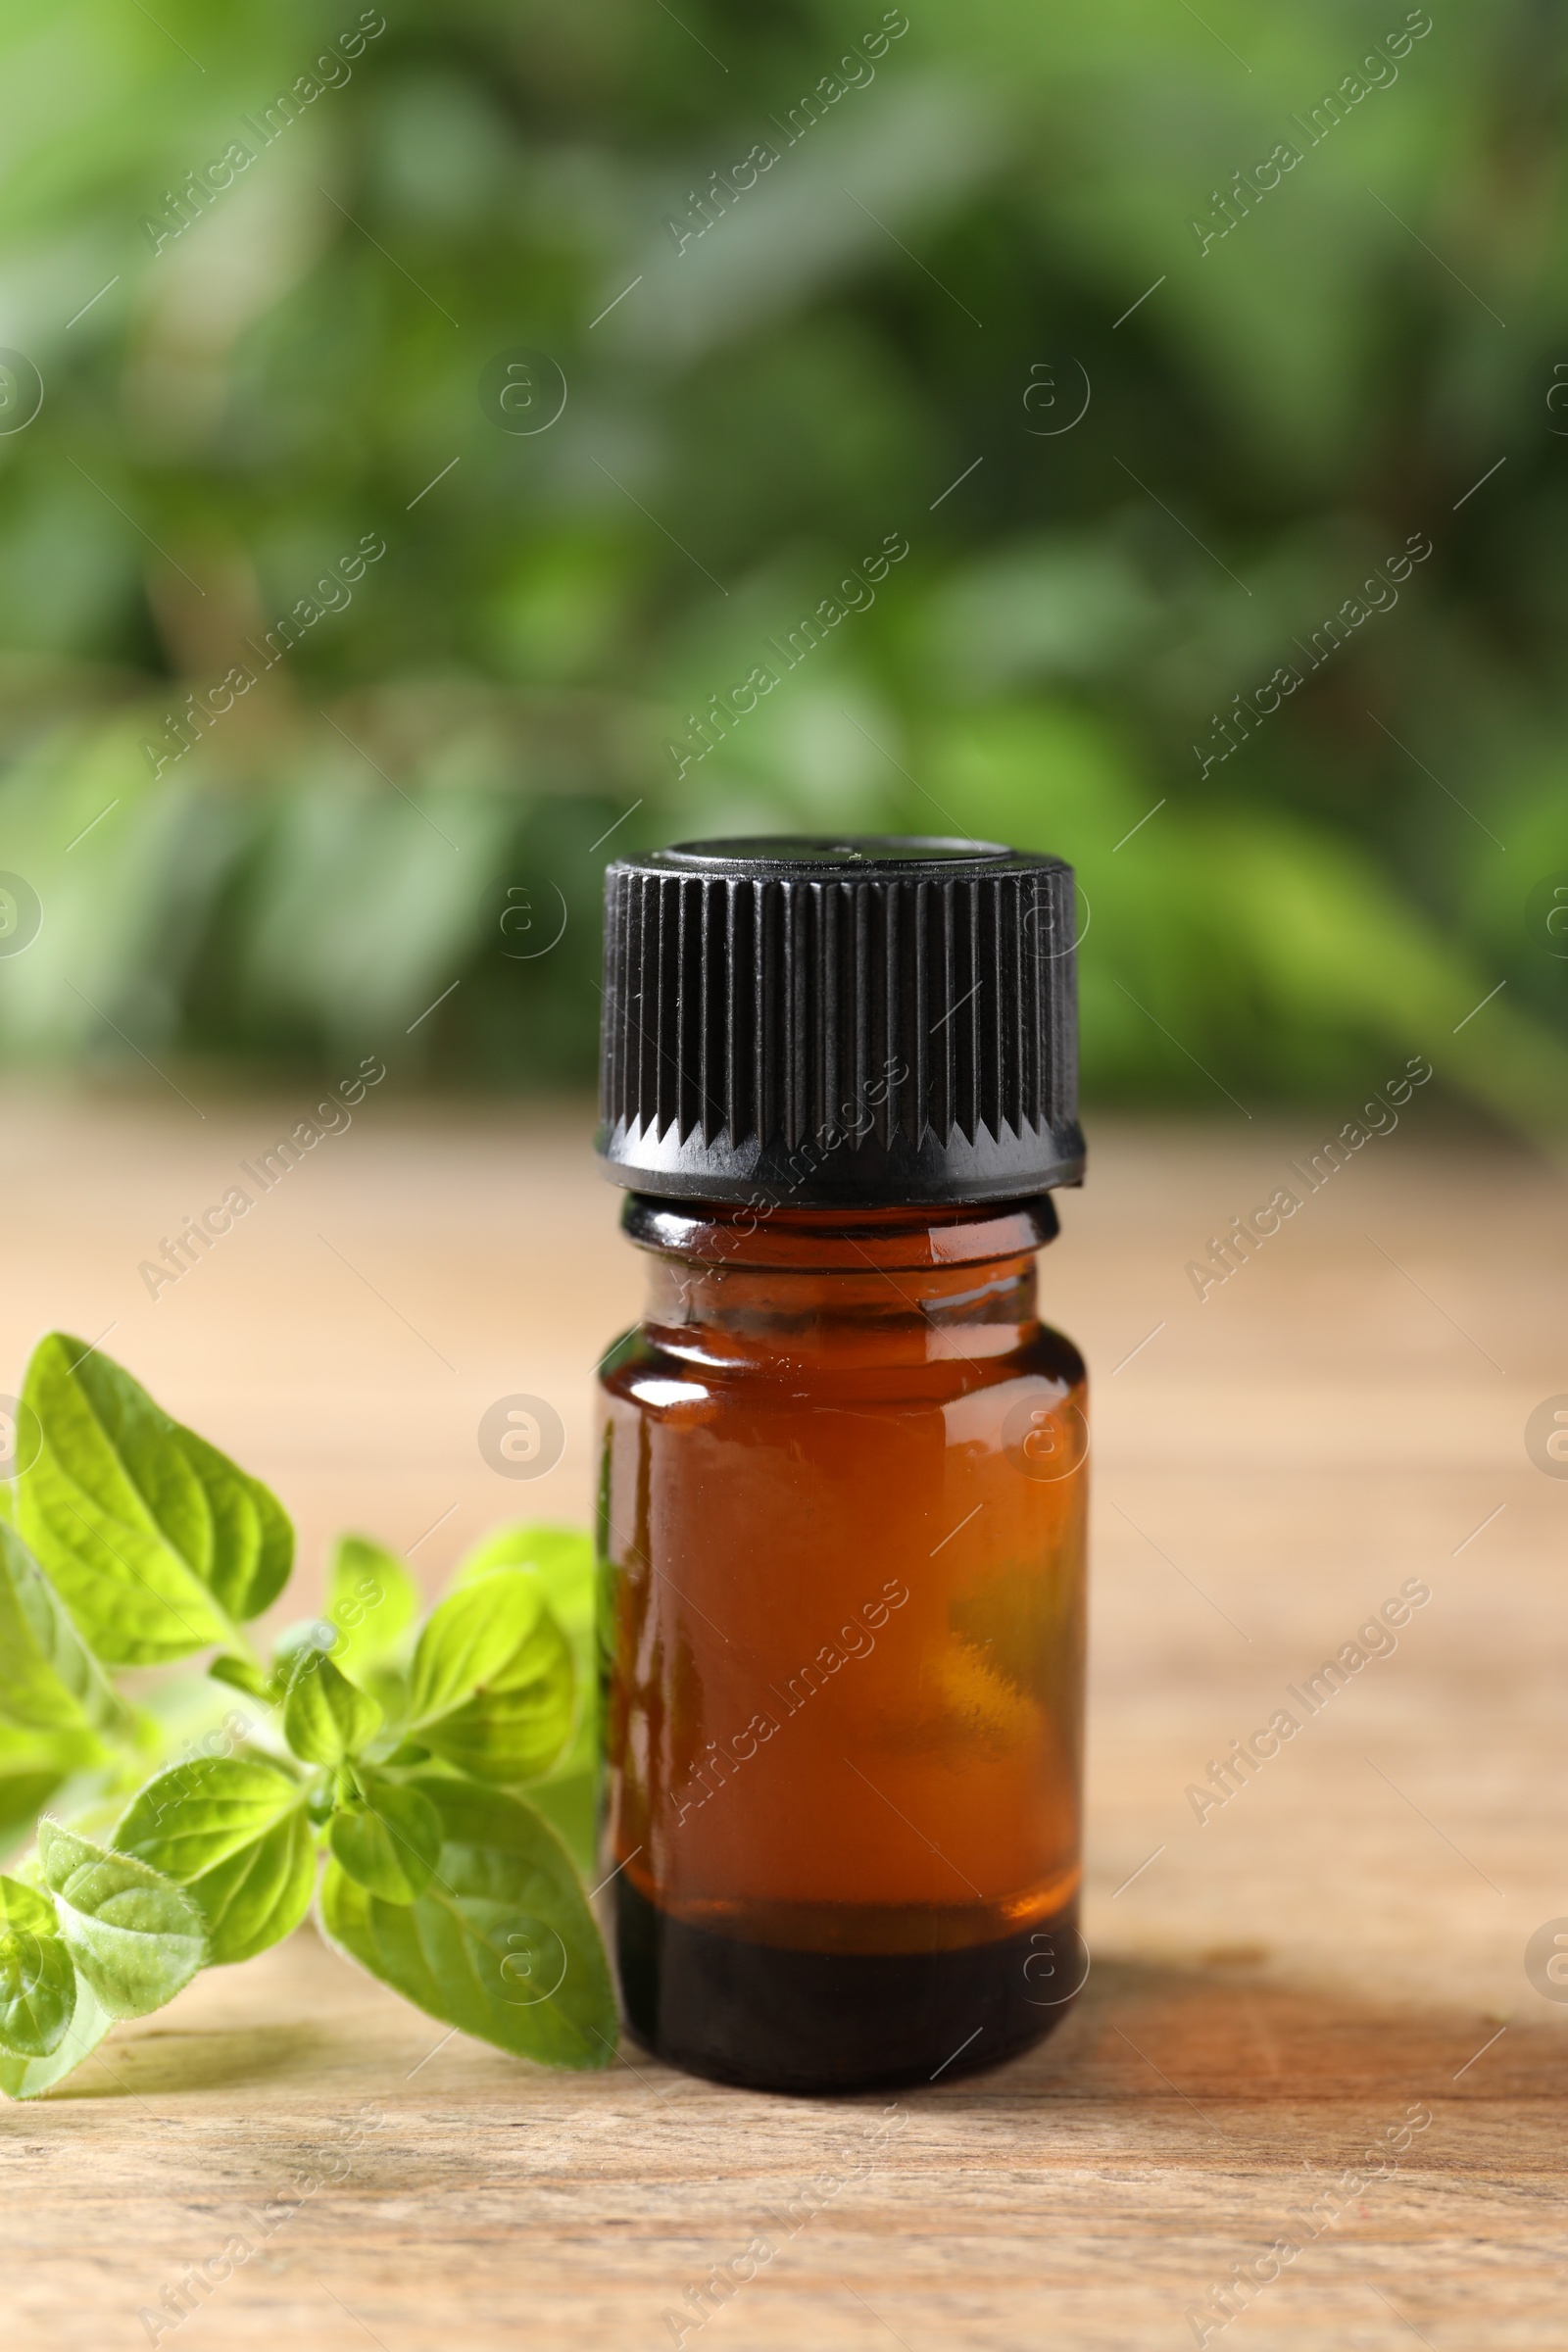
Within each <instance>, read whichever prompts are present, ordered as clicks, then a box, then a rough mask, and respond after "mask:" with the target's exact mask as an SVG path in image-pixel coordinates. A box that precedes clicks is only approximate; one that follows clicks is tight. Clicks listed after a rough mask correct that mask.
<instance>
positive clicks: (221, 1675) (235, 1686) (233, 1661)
mask: <svg viewBox="0 0 1568 2352" xmlns="http://www.w3.org/2000/svg"><path fill="white" fill-rule="evenodd" d="M207 1671H208V1673H209V1674H210V1675H211V1676H212V1678H213V1680H214V1682H215V1683H227V1685H228V1687H229V1689H230V1690H231V1691H244V1693H245V1695H246V1697H247V1698H260V1699H263V1700H268V1699H270V1698H271V1696H272V1690H271V1685H270V1683H269V1681H268V1679H267V1676H266V1674H265V1673H264V1672H263V1670H262V1668H261V1667H260V1666H258V1665H257V1664H256V1662H255V1660H254V1659H252V1658H228V1657H222V1658H215V1659H214V1660H213V1662H212V1664H211V1665H210V1666H209V1667H208V1669H207Z"/></svg>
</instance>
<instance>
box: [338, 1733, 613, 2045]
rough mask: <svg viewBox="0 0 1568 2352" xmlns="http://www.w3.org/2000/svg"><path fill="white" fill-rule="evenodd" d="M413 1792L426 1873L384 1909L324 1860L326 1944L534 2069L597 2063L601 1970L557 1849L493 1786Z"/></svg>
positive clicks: (430, 1785)
mask: <svg viewBox="0 0 1568 2352" xmlns="http://www.w3.org/2000/svg"><path fill="white" fill-rule="evenodd" d="M413 1785H415V1786H417V1787H418V1788H419V1789H422V1791H423V1793H424V1794H425V1795H426V1796H427V1797H428V1799H429V1801H430V1803H431V1804H432V1805H433V1806H434V1807H435V1809H436V1811H437V1813H438V1814H439V1815H440V1818H441V1829H442V1844H441V1856H440V1860H439V1862H438V1864H437V1866H436V1876H435V1877H434V1878H433V1879H432V1880H431V1882H430V1885H429V1887H427V1888H426V1890H425V1892H424V1893H422V1894H421V1895H419V1896H417V1898H416V1900H415V1901H414V1902H412V1903H389V1902H385V1901H383V1900H381V1899H380V1898H379V1897H378V1896H376V1895H374V1894H372V1893H370V1891H369V1890H368V1888H367V1887H361V1886H359V1885H357V1884H356V1882H355V1881H354V1880H353V1879H351V1878H350V1877H349V1876H348V1874H347V1873H346V1872H345V1871H344V1870H343V1869H342V1868H341V1866H340V1865H339V1864H338V1863H337V1862H336V1861H332V1862H329V1863H328V1864H327V1867H326V1874H325V1877H324V1879H323V1881H322V1886H321V1902H320V1910H321V1919H322V1924H323V1927H324V1929H325V1932H326V1934H327V1935H328V1936H330V1937H331V1939H332V1941H333V1942H334V1943H336V1944H338V1945H339V1946H340V1947H341V1948H342V1949H343V1950H344V1951H345V1952H347V1953H348V1955H349V1957H350V1958H351V1959H354V1960H358V1961H359V1963H360V1965H361V1967H362V1968H365V1969H368V1971H369V1973H370V1975H371V1976H373V1977H378V1978H379V1979H380V1980H381V1982H382V1983H383V1984H386V1985H392V1986H393V1987H394V1988H395V1990H397V1991H398V1992H401V1993H402V1994H403V1996H404V1998H405V1999H406V2000H410V2001H413V2002H414V2003H415V2004H416V2006H417V2007H418V2008H420V2009H423V2010H425V2011H426V2012H427V2014H428V2015H429V2016H431V2017H434V2018H438V2019H439V2020H440V2021H441V2023H442V2024H443V2025H447V2026H456V2027H457V2028H459V2029H460V2030H461V2031H462V2032H463V2033H465V2034H477V2035H478V2036H479V2038H480V2039H481V2040H483V2041H489V2042H493V2043H494V2044H495V2046H496V2047H497V2048H498V2049H502V2050H511V2051H513V2052H514V2053H515V2055H516V2056H518V2057H520V2058H532V2059H535V2060H536V2061H537V2062H538V2063H539V2064H540V2065H543V2066H565V2067H575V2068H591V2067H604V2066H609V2065H610V2064H611V2063H612V2061H613V2058H614V2055H615V2039H616V2034H617V2030H618V2029H617V2025H616V2018H615V2002H614V1995H613V1991H612V1989H611V1983H610V1969H609V1965H608V1963H607V1961H606V1958H605V1950H604V1946H603V1944H602V1943H601V1941H600V1938H599V1931H598V1929H597V1928H596V1927H595V1925H594V1922H593V1918H592V1916H591V1914H590V1912H589V1910H588V1906H587V1903H586V1902H585V1901H584V1899H583V1893H582V1888H581V1887H580V1886H579V1885H578V1883H577V1876H576V1873H575V1871H574V1870H573V1869H572V1866H571V1861H570V1858H569V1856H568V1855H567V1853H566V1851H565V1848H564V1846H563V1845H562V1843H561V1841H560V1839H559V1838H557V1837H556V1835H555V1833H554V1832H553V1831H552V1830H550V1829H548V1828H547V1827H546V1825H545V1824H544V1823H543V1822H542V1821H541V1820H540V1819H539V1817H538V1815H537V1814H536V1813H534V1812H532V1811H531V1810H530V1809H529V1807H528V1806H526V1805H524V1804H520V1803H518V1802H517V1800H516V1799H515V1797H510V1796H503V1795H502V1794H501V1793H500V1792H499V1791H498V1790H495V1789H474V1788H469V1787H466V1785H465V1784H464V1783H462V1782H461V1781H452V1780H443V1779H440V1778H438V1777H436V1776H434V1775H430V1776H425V1777H421V1778H420V1780H419V1781H418V1782H417V1784H413Z"/></svg>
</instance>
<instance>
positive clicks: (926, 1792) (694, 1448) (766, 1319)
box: [600, 841, 1088, 2090]
mask: <svg viewBox="0 0 1568 2352" xmlns="http://www.w3.org/2000/svg"><path fill="white" fill-rule="evenodd" d="M1071 913H1072V892H1071V877H1070V874H1069V873H1068V871H1067V869H1066V868H1065V867H1063V866H1062V865H1061V864H1060V863H1059V861H1057V860H1054V859H1049V858H1030V857H1025V856H1022V855H1020V854H1016V853H1012V852H1008V851H1005V850H1002V849H999V848H992V847H990V846H988V845H979V844H973V843H954V842H893V841H860V842H854V843H812V842H800V841H783V842H780V841H756V842H725V843H711V844H697V845H692V846H691V847H689V848H685V849H681V850H676V851H666V852H663V853H662V854H661V855H660V856H659V857H657V858H651V859H648V860H645V861H640V862H638V863H635V864H627V865H622V866H619V867H616V868H614V869H613V870H612V874H611V877H610V891H609V909H608V954H607V991H606V997H607V1019H606V1070H605V1105H604V1107H605V1126H604V1131H603V1134H602V1137H601V1149H602V1150H603V1152H605V1155H606V1158H607V1161H608V1163H609V1166H610V1170H611V1172H612V1173H613V1175H614V1176H615V1177H616V1178H617V1179H618V1180H619V1181H620V1182H622V1183H624V1184H627V1185H629V1186H632V1187H634V1188H635V1189H634V1190H633V1193H632V1197H631V1199H630V1200H629V1201H628V1202H627V1205H626V1214H625V1220H624V1222H625V1226H626V1230H627V1232H628V1233H629V1235H630V1237H631V1239H632V1240H633V1241H634V1242H635V1243H637V1244H638V1245H640V1246H641V1247H642V1248H643V1249H644V1250H646V1251H647V1253H648V1263H649V1270H650V1276H651V1294H650V1299H649V1304H648V1311H647V1315H646V1318H645V1320H644V1321H643V1322H642V1323H641V1324H640V1325H639V1326H638V1327H637V1329H636V1330H634V1331H633V1332H631V1333H630V1334H628V1335H627V1337H626V1338H625V1339H624V1340H622V1341H621V1342H620V1344H619V1345H618V1346H617V1348H615V1349H614V1350H613V1352H612V1354H611V1355H610V1357H609V1358H607V1360H606V1362H605V1365H604V1367H603V1369H602V1374H601V1379H602V1385H603V1392H604V1402H605V1422H604V1441H603V1456H602V1475H601V1488H600V1546H601V1558H602V1562H603V1614H602V1626H603V1635H604V1642H605V1655H606V1672H607V1693H606V1723H607V1760H608V1772H607V1832H608V1839H609V1858H608V1860H607V1863H606V1868H607V1870H613V1872H614V1874H615V1875H614V1878H613V1883H612V1884H613V1900H614V1905H615V1943H616V1950H617V1957H618V1966H619V1972H620V1980H621V1988H622V1997H623V2001H624V2005H625V2009H626V2015H627V2019H628V2022H629V2024H630V2026H631V2029H632V2031H633V2032H634V2034H636V2035H637V2036H638V2038H639V2039H640V2040H642V2041H643V2042H644V2043H645V2044H647V2046H649V2047H650V2048H652V2049H654V2050H657V2051H658V2052H660V2053H661V2054H662V2056H664V2057H666V2058H668V2059H670V2060H671V2061H672V2062H674V2063H675V2064H678V2065H681V2066H684V2067H687V2068H689V2069H691V2070H692V2071H694V2072H696V2073H700V2074H705V2075H711V2076H714V2077H717V2078H718V2079H720V2080H724V2081H729V2082H747V2083H754V2084H759V2085H764V2086H769V2087H777V2088H785V2089H802V2090H806V2089H817V2090H820V2089H858V2088H863V2087H866V2086H869V2085H873V2084H882V2083H896V2082H909V2081H924V2080H927V2079H929V2078H932V2077H934V2076H938V2075H946V2076H949V2077H951V2076H952V2075H954V2074H956V2073H958V2072H962V2071H967V2070H969V2069H971V2068H974V2067H978V2066H985V2065H990V2064H995V2063H996V2062H997V2061H998V2060H999V2059H1001V2058H1004V2057H1005V2056H1008V2055H1010V2054H1012V2053H1013V2052H1015V2051H1017V2050H1019V2049H1021V2048H1023V2047H1025V2046H1026V2045H1027V2044H1028V2043H1030V2042H1032V2041H1034V2040H1035V2039H1037V2038H1038V2037H1039V2035H1040V2034H1043V2033H1044V2032H1046V2031H1048V2030H1049V2028H1050V2027H1051V2026H1052V2025H1053V2024H1054V2022H1055V2021H1056V2020H1057V2019H1058V2018H1059V2017H1060V2016H1061V2014H1062V2011H1063V2008H1064V2006H1065V2003H1066V2002H1067V2001H1068V2000H1069V1999H1070V1997H1071V1995H1072V1993H1073V1992H1074V1991H1075V1990H1076V1988H1077V1986H1078V1985H1079V1984H1080V1983H1081V1982H1082V1978H1083V1975H1084V1973H1085V1968H1086V1955H1085V1953H1084V1949H1083V1946H1082V1942H1081V1939H1080V1937H1079V1936H1078V1934H1077V1928H1076V1909H1077V1893H1078V1881H1079V1867H1080V1860H1079V1815H1080V1800H1079V1781H1080V1758H1081V1745H1082V1731H1081V1715H1082V1686H1083V1643H1084V1519H1085V1502H1086V1480H1087V1451H1088V1426H1087V1422H1086V1420H1085V1414H1084V1372H1083V1365H1082V1362H1081V1360H1080V1358H1079V1356H1078V1354H1077V1351H1076V1349H1075V1348H1073V1347H1072V1345H1071V1344H1070V1342H1068V1341H1067V1340H1065V1339H1063V1338H1062V1337H1061V1336H1060V1334H1058V1333H1056V1332H1054V1331H1052V1330H1051V1329H1049V1328H1048V1327H1047V1326H1045V1325H1042V1323H1041V1322H1040V1320H1039V1318H1038V1315H1037V1312H1036V1299H1035V1284H1036V1270H1035V1252H1036V1250H1038V1249H1039V1248H1040V1247H1041V1245H1042V1244H1043V1243H1045V1242H1048V1241H1050V1240H1051V1239H1052V1237H1053V1236H1054V1233H1055V1230H1056V1220H1055V1216H1054V1210H1053V1207H1052V1203H1051V1201H1050V1199H1049V1197H1048V1188H1049V1187H1051V1186H1053V1185H1055V1184H1060V1183H1064V1182H1065V1183H1070V1182H1075V1181H1077V1180H1078V1177H1079V1175H1080V1173H1081V1165H1082V1144H1081V1139H1080V1138H1079V1136H1078V1133H1077V1127H1076V1121H1075V1117H1074V1096H1075V1089H1074V1069H1073V1056H1072V931H1071V927H1070V925H1071ZM949 1033H954V1034H949Z"/></svg>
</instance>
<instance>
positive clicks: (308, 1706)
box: [283, 1649, 381, 1764]
mask: <svg viewBox="0 0 1568 2352" xmlns="http://www.w3.org/2000/svg"><path fill="white" fill-rule="evenodd" d="M380 1728H381V1710H380V1708H379V1707H378V1706H377V1705H376V1703H375V1701H374V1699H373V1698H372V1697H371V1696H370V1694H369V1692H368V1691H362V1690H360V1689H359V1687H358V1686H357V1685H356V1684H354V1683H351V1682H350V1681H349V1678H348V1676H347V1675H346V1674H344V1673H342V1672H341V1671H340V1670H339V1669H338V1668H337V1667H336V1666H334V1665H333V1663H332V1661H331V1659H330V1658H329V1657H327V1656H326V1655H325V1654H324V1652H323V1651H321V1650H319V1649H307V1650H304V1651H302V1652H301V1653H300V1655H299V1656H298V1657H297V1658H296V1659H295V1661H294V1664H293V1667H292V1669H291V1671H290V1674H289V1678H288V1695H287V1697H286V1698H285V1699H284V1701H283V1737H284V1739H285V1740H287V1741H288V1743H289V1745H290V1747H291V1748H292V1749H293V1750H294V1753H295V1754H296V1755H297V1756H300V1757H302V1758H303V1759H304V1761H305V1762H306V1763H307V1764H343V1763H346V1762H347V1761H348V1759H349V1757H350V1756H357V1755H358V1754H359V1753H360V1751H361V1749H362V1748H364V1747H365V1746H366V1745H367V1743H368V1741H369V1740H373V1739H374V1738H375V1735H376V1733H377V1732H378V1731H379V1730H380Z"/></svg>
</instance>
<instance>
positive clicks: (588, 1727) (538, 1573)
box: [453, 1525, 600, 1871]
mask: <svg viewBox="0 0 1568 2352" xmlns="http://www.w3.org/2000/svg"><path fill="white" fill-rule="evenodd" d="M497 1568H511V1569H513V1570H515V1571H516V1572H518V1573H525V1574H527V1575H529V1576H532V1577H535V1578H537V1580H538V1582H539V1584H540V1586H541V1588H542V1590H543V1592H544V1595H545V1598H546V1600H547V1601H548V1602H549V1604H550V1614H551V1615H552V1617H554V1618H555V1620H556V1623H557V1624H558V1625H559V1626H560V1628H561V1630H562V1632H563V1633H564V1635H565V1637H566V1640H567V1642H569V1644H570V1646H571V1662H572V1668H573V1671H574V1674H575V1677H576V1707H575V1719H574V1721H573V1724H572V1728H571V1736H570V1738H569V1739H568V1740H566V1741H565V1743H564V1746H563V1748H562V1750H561V1753H560V1754H559V1755H558V1756H557V1758H556V1760H555V1762H554V1763H553V1764H552V1765H551V1767H550V1770H549V1772H548V1773H547V1774H546V1775H545V1776H544V1778H543V1780H542V1781H541V1782H540V1783H539V1784H538V1786H537V1788H536V1789H535V1792H534V1794H533V1795H532V1796H531V1797H530V1799H529V1802H530V1803H531V1804H535V1805H537V1806H538V1808H539V1810H540V1811H541V1812H542V1813H543V1814H544V1816H545V1819H546V1820H547V1821H548V1822H549V1823H550V1824H551V1826H552V1828H554V1829H557V1830H559V1831H560V1832H561V1835H562V1836H563V1837H564V1838H565V1840H566V1844H567V1846H568V1847H569V1849H570V1851H571V1855H572V1858H573V1860H574V1861H575V1862H576V1864H577V1867H578V1869H579V1870H584V1871H586V1870H591V1869H592V1868H593V1864H594V1857H595V1853H596V1851H597V1847H598V1819H597V1816H598V1798H599V1749H600V1729H599V1660H598V1656H597V1654H596V1642H597V1636H596V1630H595V1622H594V1620H595V1608H596V1603H597V1579H596V1572H595V1566H594V1546H593V1539H592V1537H591V1536H588V1535H585V1534H584V1533H583V1532H582V1530H581V1529H579V1528H570V1527H550V1526H543V1525H535V1526H526V1527H503V1528H498V1529H497V1530H496V1532H495V1533H494V1534H493V1535H489V1536H486V1537H485V1539H484V1541H483V1542H482V1543H481V1544H478V1545H476V1546H475V1548H474V1549H473V1550H472V1551H470V1552H469V1553H468V1555H467V1557H466V1559H465V1560H463V1561H462V1562H461V1564H460V1566H459V1568H458V1571H457V1574H456V1576H455V1577H454V1579H453V1588H454V1590H456V1589H458V1588H459V1587H461V1586H463V1585H467V1584H471V1583H472V1582H473V1581H474V1579H475V1578H476V1577H480V1576H485V1575H488V1574H490V1573H491V1572H492V1571H493V1570H495V1569H497ZM567 1784H569V1786H567Z"/></svg>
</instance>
